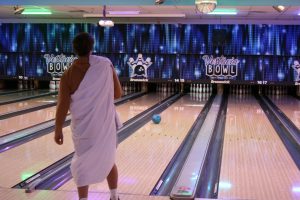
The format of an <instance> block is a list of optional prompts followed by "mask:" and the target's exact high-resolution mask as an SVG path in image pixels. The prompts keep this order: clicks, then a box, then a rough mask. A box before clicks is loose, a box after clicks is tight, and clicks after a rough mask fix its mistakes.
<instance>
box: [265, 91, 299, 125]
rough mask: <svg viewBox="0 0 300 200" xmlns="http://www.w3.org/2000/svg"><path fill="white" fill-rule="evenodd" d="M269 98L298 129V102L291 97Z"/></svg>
mask: <svg viewBox="0 0 300 200" xmlns="http://www.w3.org/2000/svg"><path fill="white" fill-rule="evenodd" d="M269 98H270V99H271V100H272V101H273V103H275V104H276V105H277V107H278V108H279V109H280V110H281V111H282V112H283V113H284V114H285V115H286V116H287V117H288V118H289V119H290V120H291V121H292V122H293V123H294V124H295V125H296V127H298V129H300V101H299V100H298V99H296V98H295V97H292V96H269Z"/></svg>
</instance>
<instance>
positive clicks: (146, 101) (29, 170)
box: [0, 94, 165, 188]
mask: <svg viewBox="0 0 300 200" xmlns="http://www.w3.org/2000/svg"><path fill="white" fill-rule="evenodd" d="M163 98H165V96H163V95H156V94H147V95H144V96H142V97H140V98H137V99H134V100H132V101H128V102H126V103H124V104H121V105H119V106H117V111H118V113H119V114H120V117H121V119H122V120H126V119H128V118H129V117H130V116H134V115H136V114H138V113H140V112H142V111H143V110H142V108H144V109H146V108H148V107H151V106H152V105H154V104H156V103H157V102H158V101H160V100H162V99H163ZM134 102H135V103H134ZM136 104H137V105H139V106H140V107H135V106H136ZM126 105H127V106H126ZM136 109H137V110H136ZM63 131H64V144H63V145H62V146H59V145H56V144H55V143H54V141H53V135H54V133H51V134H48V135H45V136H43V137H40V138H37V139H35V140H32V141H30V142H27V143H25V144H23V145H21V146H18V147H16V148H13V149H11V150H9V151H6V152H3V153H1V154H0V160H1V165H0V171H2V172H5V173H2V174H1V178H0V187H6V188H8V187H12V186H14V185H15V184H17V183H19V182H21V181H23V180H25V179H26V178H28V177H29V176H31V175H33V174H35V173H37V172H38V171H40V170H42V169H44V168H45V167H47V166H49V165H50V164H52V163H53V162H55V161H57V160H59V159H61V158H63V157H64V156H66V155H68V154H70V153H72V152H73V151H74V148H73V143H72V139H71V135H70V134H71V130H70V127H66V128H64V129H63Z"/></svg>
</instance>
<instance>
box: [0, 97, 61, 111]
mask: <svg viewBox="0 0 300 200" xmlns="http://www.w3.org/2000/svg"><path fill="white" fill-rule="evenodd" d="M56 98H57V95H49V96H45V97H40V98H35V99H30V100H26V101H21V102H16V103H10V104H6V105H2V106H0V115H3V114H5V113H8V112H15V111H19V110H23V109H28V108H32V107H36V106H40V105H44V104H47V103H51V102H54V101H56Z"/></svg>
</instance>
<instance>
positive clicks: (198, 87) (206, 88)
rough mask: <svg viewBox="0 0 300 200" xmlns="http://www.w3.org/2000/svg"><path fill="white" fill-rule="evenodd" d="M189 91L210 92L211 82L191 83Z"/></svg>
mask: <svg viewBox="0 0 300 200" xmlns="http://www.w3.org/2000/svg"><path fill="white" fill-rule="evenodd" d="M190 92H191V93H212V85H211V84H191V85H190Z"/></svg>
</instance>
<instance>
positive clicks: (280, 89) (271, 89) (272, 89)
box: [264, 85, 288, 95]
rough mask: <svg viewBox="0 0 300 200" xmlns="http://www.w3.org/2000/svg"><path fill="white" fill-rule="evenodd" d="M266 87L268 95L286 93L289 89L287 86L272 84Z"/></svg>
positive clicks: (265, 91)
mask: <svg viewBox="0 0 300 200" xmlns="http://www.w3.org/2000/svg"><path fill="white" fill-rule="evenodd" d="M264 89H265V90H264V93H265V94H266V95H286V94H287V91H288V90H287V86H275V85H270V86H266V87H265V88H264Z"/></svg>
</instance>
